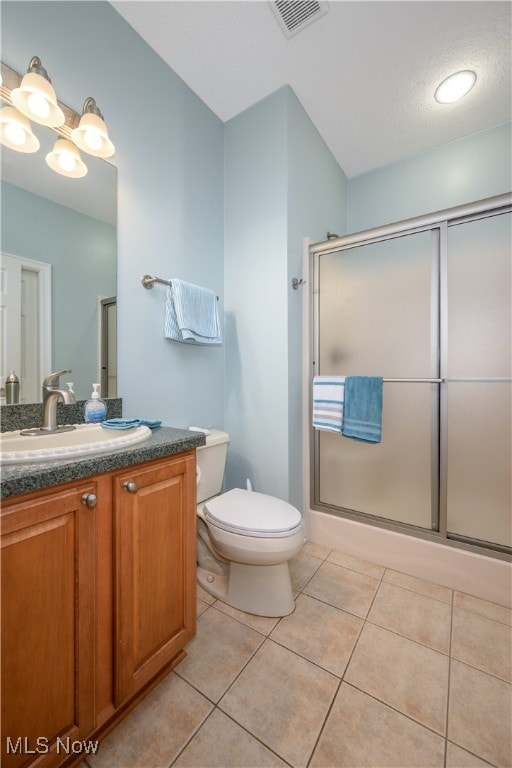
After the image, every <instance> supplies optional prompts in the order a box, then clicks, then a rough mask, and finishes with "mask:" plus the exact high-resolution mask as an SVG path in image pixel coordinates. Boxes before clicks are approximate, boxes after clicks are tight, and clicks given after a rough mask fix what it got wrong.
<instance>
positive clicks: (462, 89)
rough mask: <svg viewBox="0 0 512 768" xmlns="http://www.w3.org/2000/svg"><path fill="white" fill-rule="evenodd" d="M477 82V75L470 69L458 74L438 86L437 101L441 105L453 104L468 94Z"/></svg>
mask: <svg viewBox="0 0 512 768" xmlns="http://www.w3.org/2000/svg"><path fill="white" fill-rule="evenodd" d="M475 82H476V75H475V73H474V72H471V70H469V69H465V70H464V71H463V72H456V73H455V74H454V75H450V77H447V78H446V80H443V82H442V83H441V85H438V87H437V90H436V92H435V97H436V101H439V102H440V103H441V104H451V103H452V102H454V101H458V100H459V99H462V97H463V96H465V95H466V93H468V92H469V91H470V90H471V89H472V87H473V86H474V84H475Z"/></svg>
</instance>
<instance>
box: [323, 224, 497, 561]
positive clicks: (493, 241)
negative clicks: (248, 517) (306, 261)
mask: <svg viewBox="0 0 512 768" xmlns="http://www.w3.org/2000/svg"><path fill="white" fill-rule="evenodd" d="M511 218H512V214H511V212H510V210H509V209H505V210H501V209H498V210H496V211H492V213H487V212H486V214H485V216H484V215H481V214H478V215H473V216H466V217H459V218H455V217H454V218H453V219H449V218H448V219H446V220H445V221H439V222H436V223H435V224H429V225H428V226H424V227H421V226H417V227H416V228H415V229H414V230H408V231H404V230H403V229H402V230H401V229H400V228H398V229H397V231H396V232H395V233H392V232H391V233H388V232H386V233H385V234H379V233H378V232H377V234H376V235H375V237H373V238H372V237H371V236H370V235H371V234H372V233H366V235H367V237H365V239H364V240H363V236H364V235H365V233H362V236H361V238H360V240H358V238H357V236H349V237H347V238H346V240H347V244H346V245H344V243H343V238H342V239H341V240H340V243H339V244H338V247H337V248H336V249H334V248H333V250H332V251H329V250H328V246H326V247H325V249H324V250H323V251H322V252H321V253H320V254H318V255H316V256H315V260H314V281H315V288H314V296H315V312H314V334H313V335H314V350H313V371H312V373H313V375H326V374H327V375H339V376H348V375H352V376H358V375H361V376H363V375H374V376H383V378H384V391H383V422H382V442H381V443H379V444H369V443H361V442H356V441H353V440H350V439H347V438H343V437H341V435H337V434H335V433H332V432H324V431H315V432H314V433H313V486H314V489H313V494H314V498H313V506H314V507H315V508H316V509H319V510H322V509H323V510H325V511H330V512H335V513H336V512H339V513H341V514H349V515H356V516H363V517H365V518H367V519H374V520H375V521H376V522H380V523H381V524H385V525H387V524H398V525H402V526H403V525H405V526H410V527H411V528H415V529H417V530H418V531H421V530H423V531H430V532H434V535H438V536H439V537H440V538H452V539H458V540H460V541H462V542H469V543H477V544H478V543H480V544H482V545H483V546H488V547H489V549H502V550H503V549H506V548H508V547H510V546H511V545H512V536H511V526H512V522H511V504H512V499H511V467H512V376H511V374H512V371H511V365H512V362H511V346H512V339H511V322H512V320H511V318H512V314H511V295H510V294H511V250H512V237H511Z"/></svg>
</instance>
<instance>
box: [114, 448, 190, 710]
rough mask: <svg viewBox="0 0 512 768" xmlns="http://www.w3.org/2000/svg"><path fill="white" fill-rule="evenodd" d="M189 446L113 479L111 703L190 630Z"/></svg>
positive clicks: (170, 654)
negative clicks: (113, 664)
mask: <svg viewBox="0 0 512 768" xmlns="http://www.w3.org/2000/svg"><path fill="white" fill-rule="evenodd" d="M195 477H196V462H195V452H188V453H184V454H180V456H179V457H177V458H175V459H170V460H169V459H166V460H165V461H158V462H156V463H153V464H151V465H149V466H148V467H147V468H144V469H141V468H138V469H135V470H133V471H126V472H123V474H119V475H118V476H117V477H116V479H115V485H114V498H115V506H114V508H115V526H114V536H115V566H114V572H115V580H116V584H115V600H116V618H115V622H116V631H115V635H116V637H115V639H116V682H115V696H116V702H115V703H116V706H119V705H120V704H121V703H122V702H123V701H125V700H126V699H127V698H129V697H130V696H131V695H133V694H134V693H135V692H136V691H137V690H139V689H140V688H141V687H142V686H143V685H144V684H145V683H147V682H148V681H149V680H151V678H152V677H154V676H155V675H156V674H157V673H158V672H160V670H161V669H162V668H163V667H165V665H167V664H170V662H172V660H173V659H174V658H175V657H176V656H177V654H178V653H180V651H181V649H182V647H183V645H184V644H185V643H186V642H187V641H188V640H189V639H190V638H191V637H192V636H193V634H194V633H195V621H196V613H195V594H196V586H195V579H196V575H195V573H196V567H195V564H196V537H195V531H196V508H195V499H196V482H195Z"/></svg>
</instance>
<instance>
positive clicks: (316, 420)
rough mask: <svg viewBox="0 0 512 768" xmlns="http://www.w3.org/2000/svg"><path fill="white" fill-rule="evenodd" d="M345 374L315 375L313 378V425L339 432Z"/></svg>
mask: <svg viewBox="0 0 512 768" xmlns="http://www.w3.org/2000/svg"><path fill="white" fill-rule="evenodd" d="M344 393H345V376H315V377H314V379H313V427H314V428H315V429H325V430H327V431H329V432H338V433H339V432H341V426H342V424H343V404H344V398H345V394H344Z"/></svg>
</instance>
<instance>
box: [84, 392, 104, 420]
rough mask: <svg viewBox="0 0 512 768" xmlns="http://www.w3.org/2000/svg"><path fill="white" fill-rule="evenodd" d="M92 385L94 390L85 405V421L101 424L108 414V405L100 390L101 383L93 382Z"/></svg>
mask: <svg viewBox="0 0 512 768" xmlns="http://www.w3.org/2000/svg"><path fill="white" fill-rule="evenodd" d="M92 386H93V392H92V394H91V398H90V400H88V401H87V402H86V404H85V407H84V421H85V423H86V424H99V423H101V422H102V421H105V418H106V416H107V406H106V405H105V401H104V400H102V399H101V397H100V393H99V392H98V387H99V384H93V385H92Z"/></svg>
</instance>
